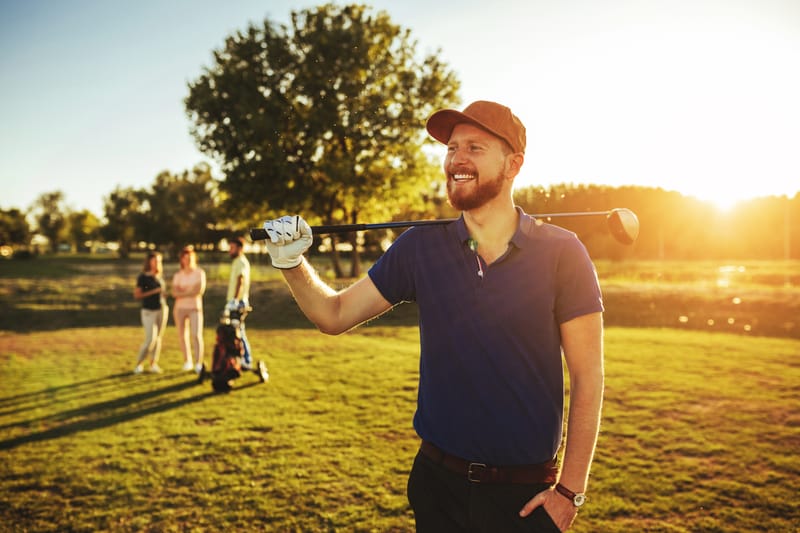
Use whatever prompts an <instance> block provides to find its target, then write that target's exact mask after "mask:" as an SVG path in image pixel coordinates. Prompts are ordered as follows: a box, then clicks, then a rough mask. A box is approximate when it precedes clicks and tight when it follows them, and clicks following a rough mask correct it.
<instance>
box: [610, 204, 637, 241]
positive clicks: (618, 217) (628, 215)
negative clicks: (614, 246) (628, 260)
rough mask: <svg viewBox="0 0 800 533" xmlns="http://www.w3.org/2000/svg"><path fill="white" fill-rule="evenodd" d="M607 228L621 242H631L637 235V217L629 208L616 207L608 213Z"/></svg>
mask: <svg viewBox="0 0 800 533" xmlns="http://www.w3.org/2000/svg"><path fill="white" fill-rule="evenodd" d="M607 220H608V229H609V230H611V235H613V236H614V238H615V239H617V241H618V242H621V243H622V244H633V243H634V242H636V238H637V237H638V236H639V219H638V218H637V217H636V214H635V213H634V212H633V211H631V210H630V209H625V208H624V207H622V208H617V209H612V210H611V211H610V212H609V213H608V218H607Z"/></svg>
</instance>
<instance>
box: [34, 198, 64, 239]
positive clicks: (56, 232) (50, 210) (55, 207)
mask: <svg viewBox="0 0 800 533" xmlns="http://www.w3.org/2000/svg"><path fill="white" fill-rule="evenodd" d="M32 211H33V213H34V218H35V220H36V225H37V230H38V232H39V233H40V234H41V235H44V236H45V237H47V240H48V241H49V243H50V251H51V252H56V251H57V250H58V245H59V243H60V242H61V241H63V240H64V239H65V237H66V235H65V232H66V229H67V208H66V206H65V205H64V193H63V192H61V191H53V192H46V193H42V194H41V195H39V197H38V198H37V199H36V201H35V202H34V203H33V208H32Z"/></svg>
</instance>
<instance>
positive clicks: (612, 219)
mask: <svg viewBox="0 0 800 533" xmlns="http://www.w3.org/2000/svg"><path fill="white" fill-rule="evenodd" d="M532 216H533V217H534V218H536V220H537V222H543V221H544V220H546V219H549V218H565V217H598V216H604V217H606V223H607V224H608V229H609V230H610V231H611V235H612V236H613V237H614V238H615V239H616V240H617V241H618V242H621V243H622V244H633V243H634V242H635V241H636V238H637V237H638V236H639V219H638V218H637V217H636V214H635V213H634V212H633V211H631V210H630V209H626V208H624V207H620V208H615V209H611V210H609V211H577V212H574V213H542V214H535V215H532ZM456 220H458V219H455V218H443V219H438V220H405V221H397V222H378V223H374V224H338V225H331V226H311V231H312V233H313V234H314V235H323V234H328V233H349V232H352V231H366V230H373V229H391V228H409V227H412V226H433V225H441V224H449V223H451V222H454V221H456ZM250 238H251V239H253V240H254V241H263V240H266V239H267V238H268V237H267V231H266V230H264V229H263V228H252V229H251V230H250Z"/></svg>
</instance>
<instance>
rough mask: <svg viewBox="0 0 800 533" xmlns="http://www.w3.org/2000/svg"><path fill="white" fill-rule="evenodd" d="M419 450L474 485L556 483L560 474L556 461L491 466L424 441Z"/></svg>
mask: <svg viewBox="0 0 800 533" xmlns="http://www.w3.org/2000/svg"><path fill="white" fill-rule="evenodd" d="M419 449H420V451H421V452H422V454H423V455H425V457H427V458H428V459H430V460H431V461H433V462H434V463H438V464H440V465H442V466H444V467H445V468H447V469H448V470H450V471H452V472H455V473H456V474H461V475H462V476H466V478H467V479H468V480H469V481H471V482H473V483H517V484H533V483H555V481H556V477H557V474H558V468H557V466H556V461H555V459H553V460H550V461H548V462H546V463H541V464H535V465H519V466H491V465H485V464H483V463H476V462H472V461H467V460H466V459H462V458H460V457H456V456H455V455H450V454H449V453H447V452H445V451H443V450H441V449H439V448H438V447H437V446H436V445H434V444H431V443H430V442H428V441H422V444H421V445H420V447H419Z"/></svg>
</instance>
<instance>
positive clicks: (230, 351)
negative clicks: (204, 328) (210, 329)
mask: <svg viewBox="0 0 800 533" xmlns="http://www.w3.org/2000/svg"><path fill="white" fill-rule="evenodd" d="M252 310H253V308H252V307H250V306H248V305H245V303H244V302H243V301H241V300H232V301H230V302H228V303H227V304H226V305H225V309H224V310H223V311H222V316H221V317H220V321H219V325H218V326H217V338H216V341H215V342H214V353H213V357H212V362H211V371H210V372H209V371H208V370H207V369H206V366H205V365H203V369H202V370H201V371H200V376H199V377H198V382H199V383H203V382H204V381H205V380H206V379H211V386H212V387H213V389H214V390H215V391H216V392H228V391H230V390H231V388H232V387H233V383H234V380H235V379H236V378H238V377H239V376H241V375H242V373H243V372H244V371H246V369H244V368H243V359H244V342H243V340H242V328H243V326H244V319H245V318H246V317H247V314H248V313H249V312H250V311H252ZM252 370H253V372H255V374H256V375H257V376H258V379H259V380H260V381H261V382H262V383H264V382H266V381H267V380H268V379H269V372H268V371H267V365H266V364H265V363H264V361H258V363H257V364H256V366H255V367H254V368H253V369H252Z"/></svg>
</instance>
